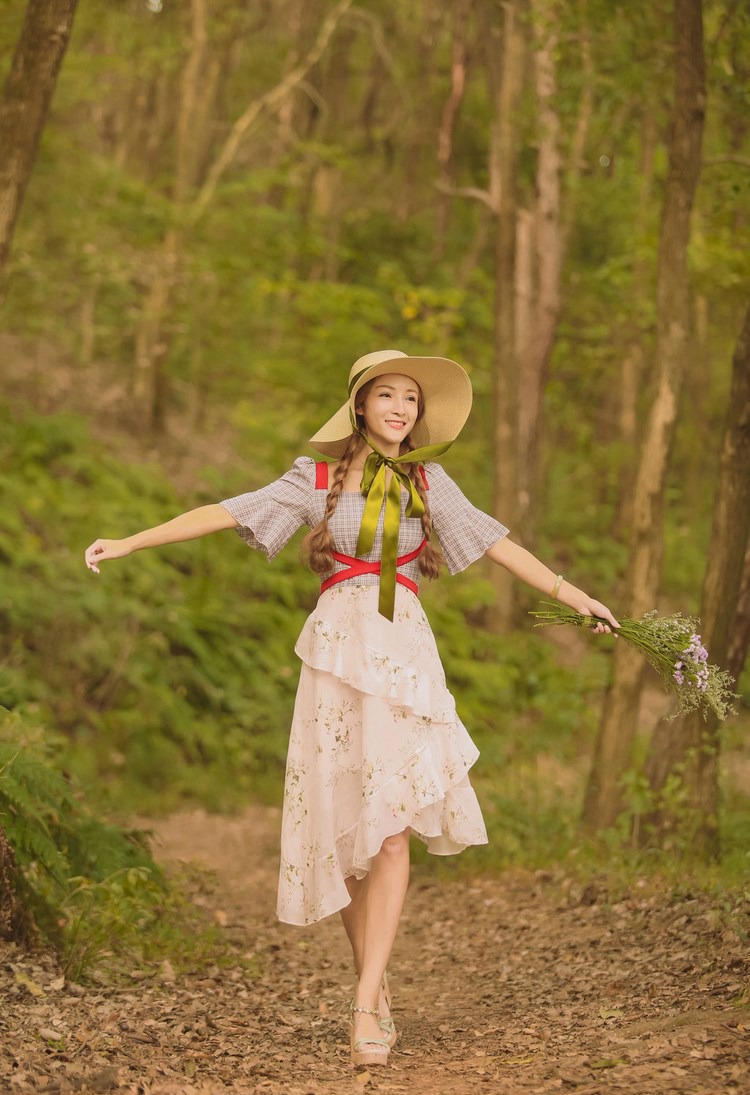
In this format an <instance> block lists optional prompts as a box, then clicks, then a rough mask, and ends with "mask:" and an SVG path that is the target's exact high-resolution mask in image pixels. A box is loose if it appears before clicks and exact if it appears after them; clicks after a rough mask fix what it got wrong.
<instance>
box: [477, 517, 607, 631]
mask: <svg viewBox="0 0 750 1095" xmlns="http://www.w3.org/2000/svg"><path fill="white" fill-rule="evenodd" d="M485 555H486V556H487V558H488V559H491V560H492V562H493V563H498V564H499V565H500V566H503V567H505V569H506V570H509V571H510V573H511V574H512V575H513V576H514V577H515V578H520V579H521V581H522V582H527V583H528V584H529V585H530V586H533V587H534V589H538V590H539V591H540V592H541V593H544V594H546V595H547V596H548V597H551V596H552V595H553V590H554V589H555V586H556V585H557V575H556V574H555V572H554V571H552V570H550V568H549V567H548V566H545V564H544V563H542V562H540V561H539V559H537V557H536V556H535V555H532V554H531V552H530V551H527V550H526V548H522V547H521V546H520V545H519V544H514V543H513V541H512V540H509V539H508V538H507V537H505V538H504V539H502V540H498V541H497V543H496V544H493V545H492V547H491V548H488V549H487V551H486V552H485ZM557 600H558V601H561V602H562V604H564V605H567V606H568V608H572V609H573V610H574V611H575V612H581V613H583V615H584V616H600V617H601V618H602V619H604V620H607V621H608V622H609V623H610V624H611V626H612V627H613V628H618V627H619V626H620V625H619V623H618V622H617V620H616V619H615V617H614V616H613V615H612V613H611V612H610V610H609V609H608V608H607V606H606V605H604V604H602V602H601V601H596V600H594V598H593V597H589V596H588V594H587V593H584V592H583V590H582V589H578V588H577V586H574V585H572V584H571V583H570V582H563V583H562V584H561V585H560V588H559V590H558V592H557ZM594 630H596V631H607V632H608V631H610V628H609V627H608V626H607V625H606V624H597V625H596V628H595V629H594Z"/></svg>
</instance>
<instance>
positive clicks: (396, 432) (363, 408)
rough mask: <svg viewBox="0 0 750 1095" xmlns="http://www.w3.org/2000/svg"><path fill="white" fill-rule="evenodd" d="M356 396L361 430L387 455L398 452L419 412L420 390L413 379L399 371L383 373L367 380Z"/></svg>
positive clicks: (395, 454)
mask: <svg viewBox="0 0 750 1095" xmlns="http://www.w3.org/2000/svg"><path fill="white" fill-rule="evenodd" d="M362 394H363V398H361V399H360V398H359V397H358V398H357V414H358V415H362V417H363V418H364V430H365V433H366V434H367V436H368V437H369V438H370V440H371V441H372V442H373V443H374V444H375V445H377V446H378V448H379V449H380V450H381V451H382V452H383V453H384V454H385V455H386V456H398V454H399V452H400V446H401V442H402V441H403V440H404V438H405V437H408V436H409V434H410V432H411V431H412V429H413V428H414V425H415V424H416V422H417V419H418V418H419V417H420V414H421V402H422V393H421V392H420V390H419V385H418V384H417V382H416V380H412V378H411V377H410V376H403V375H402V374H401V373H385V374H384V375H383V376H378V377H376V378H375V379H374V380H371V381H370V383H369V384H366V385H365V387H364V388H363V390H362V393H360V395H362Z"/></svg>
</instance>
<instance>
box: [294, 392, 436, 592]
mask: <svg viewBox="0 0 750 1095" xmlns="http://www.w3.org/2000/svg"><path fill="white" fill-rule="evenodd" d="M374 383H375V380H370V381H369V382H368V383H367V384H364V385H363V386H362V388H361V389H360V390H359V392H358V393H357V430H355V431H353V432H352V434H351V436H350V437H349V440H348V441H347V443H346V448H345V449H344V451H343V453H342V455H341V459H340V461H339V465H338V467H337V468H336V474H335V475H334V477H333V482H332V483H331V485H330V487H329V490H328V495H327V497H326V508H325V512H324V514H323V518H322V520H320V521H319V522H318V524H317V525H316V526H315V528H313V529H310V531H309V532H308V534H307V536H305V538H304V540H303V541H302V553H303V556H304V557H305V558H306V559H307V562H308V563H309V566H310V569H311V570H313V571H314V572H315V573H316V574H328V573H329V572H330V571H332V570H333V568H334V562H335V561H334V558H333V551H334V543H333V536H332V535H331V530H330V528H329V526H328V522H329V521H330V519H331V518H332V517H333V515H334V513H335V512H336V506H337V505H338V500H339V495H340V494H341V491H342V490H343V487H344V479H345V478H346V474H347V472H348V471H349V468H350V467H351V464H352V461H353V460H354V457H355V456H356V455H357V453H358V452H359V451H360V449H361V448H362V447H363V445H364V443H365V440H364V437H363V436H362V434H361V433H359V432H358V430H364V428H365V420H364V415H363V414H362V413H361V412H360V410H359V408H360V407H361V406H362V404H363V403H364V401H365V399H366V398H367V394H368V392H369V390H370V388H371V387H372V385H373V384H374ZM423 414H424V400H423V398H422V392H421V389H420V391H419V407H418V411H417V422H419V420H420V418H421V417H422V415H423ZM415 425H416V423H415ZM413 448H414V444H413V443H412V440H411V435H409V437H405V438H404V440H403V441H402V442H401V455H402V456H403V455H404V454H405V453H407V452H411V451H412V449H413ZM402 467H403V469H404V471H405V472H406V473H407V475H408V476H409V478H410V479H411V481H412V483H413V484H414V486H415V487H416V489H417V494H418V495H419V497H420V498H421V499H422V503H423V505H424V513H423V514H422V519H421V520H422V532H423V534H424V538H425V540H426V541H427V543H426V544H425V546H424V548H423V550H422V552H421V554H420V556H419V560H418V563H419V570H420V573H421V574H423V575H424V576H425V577H426V578H437V576H438V574H439V573H440V567H441V564H442V562H443V556H442V554H441V553H440V551H439V550H438V549H437V548H436V547H435V545H434V544H433V543H432V542H431V538H432V515H431V514H430V504H429V499H428V497H427V491H426V490H425V485H424V480H423V479H422V475H421V472H420V470H419V464H416V463H415V464H403V465H402Z"/></svg>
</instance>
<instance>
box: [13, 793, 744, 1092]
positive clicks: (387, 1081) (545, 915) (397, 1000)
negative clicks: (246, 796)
mask: <svg viewBox="0 0 750 1095" xmlns="http://www.w3.org/2000/svg"><path fill="white" fill-rule="evenodd" d="M149 824H150V827H151V828H153V829H154V830H155V831H156V833H157V836H158V838H159V841H160V846H159V844H157V852H158V854H160V856H161V858H162V859H163V860H165V861H167V862H168V861H170V860H175V859H182V860H187V861H189V862H197V863H199V864H202V865H203V866H205V867H207V868H210V869H211V870H212V871H214V872H215V883H214V885H213V887H208V888H207V887H206V886H205V885H203V886H200V888H198V886H197V884H196V893H195V901H196V903H199V904H201V905H203V906H204V908H205V912H206V916H207V918H208V919H210V920H211V921H212V922H213V923H214V924H218V925H219V926H220V928H221V930H222V932H223V933H224V935H225V939H226V956H225V958H224V959H222V960H221V961H220V962H217V963H216V964H210V965H208V966H206V967H205V968H202V969H197V970H193V971H192V972H190V973H182V972H179V971H176V970H175V968H174V967H173V965H172V963H171V962H169V961H164V962H162V963H161V965H160V966H159V967H158V968H157V969H156V970H155V971H154V973H153V975H151V976H149V977H147V978H144V976H143V971H142V970H140V971H139V970H134V971H133V977H132V983H131V984H126V985H123V984H117V985H108V984H107V983H106V980H105V979H99V980H98V981H95V982H94V983H93V984H91V985H86V986H80V985H76V984H71V983H68V982H66V981H65V979H64V978H63V977H61V975H60V970H59V969H58V968H57V965H56V963H55V961H54V959H53V958H52V957H51V956H50V955H49V954H45V953H41V954H31V955H28V954H22V953H21V952H20V951H18V950H17V949H16V948H14V947H13V946H11V945H3V944H0V999H1V1000H2V1009H1V1010H0V1037H1V1039H2V1050H1V1055H0V1089H2V1090H3V1091H4V1092H8V1093H9V1095H31V1093H45V1095H73V1093H81V1095H85V1093H86V1092H93V1093H100V1095H107V1093H110V1092H111V1093H117V1095H250V1093H253V1095H340V1093H342V1095H343V1093H348V1095H352V1093H353V1092H357V1091H365V1092H375V1091H378V1092H384V1093H385V1092H394V1093H403V1095H407V1093H408V1095H442V1093H445V1095H469V1093H471V1095H476V1092H478V1091H479V1092H492V1093H497V1095H550V1093H553V1092H557V1091H561V1092H576V1093H577V1095H604V1093H613V1095H616V1093H625V1095H662V1093H663V1095H667V1093H669V1095H676V1093H679V1095H718V1093H722V1095H723V1093H730V1092H731V1093H734V1092H736V1093H737V1095H745V1093H750V1074H749V1069H748V1061H749V1060H750V1008H749V1007H748V995H749V986H750V956H748V953H747V948H746V946H745V945H744V944H743V942H742V940H741V938H740V935H741V932H739V931H734V930H732V928H731V926H728V925H727V922H726V919H725V918H722V916H721V915H718V914H717V911H716V909H715V908H714V906H713V904H712V901H711V899H710V897H708V896H707V895H705V894H701V893H695V894H691V895H683V896H681V897H679V898H676V897H674V896H670V895H669V894H665V893H659V892H656V891H650V890H648V889H645V890H639V889H638V888H637V887H636V888H635V889H634V891H633V892H632V893H629V894H628V895H626V896H625V897H621V898H619V899H616V900H610V899H609V898H608V895H607V893H606V889H605V888H602V887H596V886H594V887H593V888H592V887H591V886H589V887H586V888H585V889H584V890H583V891H582V892H580V893H579V892H578V891H577V888H576V885H575V884H574V883H570V881H569V880H568V881H567V882H566V881H565V880H558V879H555V878H554V877H553V876H551V875H550V874H549V873H546V872H540V873H539V874H538V875H536V876H535V875H532V874H523V873H519V872H514V873H508V874H506V875H504V876H503V877H501V878H481V879H476V880H472V881H467V880H465V879H456V880H452V881H449V882H441V881H439V880H437V879H436V878H434V877H433V876H431V874H430V871H429V869H428V868H419V869H418V870H415V873H414V878H413V881H412V886H411V890H410V893H409V897H408V901H407V908H406V912H405V915H404V919H403V922H402V927H401V932H400V935H399V939H398V941H397V944H396V948H395V951H394V956H393V961H392V964H391V970H390V974H391V983H392V988H393V990H394V1014H395V1017H396V1021H397V1024H398V1027H399V1030H400V1040H399V1043H398V1045H397V1047H396V1049H395V1050H394V1051H393V1052H392V1054H391V1065H390V1066H389V1067H388V1068H385V1069H372V1068H371V1069H369V1070H366V1071H365V1070H355V1069H353V1068H352V1066H351V1065H350V1063H349V1055H348V1045H347V1024H346V1009H347V1004H348V1001H349V999H350V997H351V991H352V985H353V978H352V968H351V958H350V955H349V954H348V952H347V947H346V944H345V941H344V935H343V931H342V930H341V927H340V925H339V923H338V919H337V918H335V917H332V918H330V919H329V920H327V921H324V922H323V923H321V924H319V925H316V926H314V927H313V928H309V929H295V928H290V927H287V926H285V925H282V924H279V923H278V922H277V921H276V920H275V916H274V902H275V885H276V877H275V875H276V855H277V851H276V848H277V839H278V826H279V818H278V814H277V812H276V811H273V810H268V809H264V808H257V809H252V810H250V811H248V812H247V814H246V815H244V816H243V817H242V818H233V819H227V818H216V817H208V816H206V815H205V814H203V813H200V812H196V813H194V814H187V815H183V816H181V817H175V818H171V819H167V820H166V821H163V822H150V823H149ZM186 884H189V883H186Z"/></svg>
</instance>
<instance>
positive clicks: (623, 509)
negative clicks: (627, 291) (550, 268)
mask: <svg viewBox="0 0 750 1095" xmlns="http://www.w3.org/2000/svg"><path fill="white" fill-rule="evenodd" d="M658 138H659V134H658V131H657V127H656V122H655V121H654V117H653V114H652V113H651V111H650V110H648V109H646V110H645V111H644V114H643V117H642V119H641V147H640V165H639V170H638V180H639V182H638V204H637V207H636V211H635V217H634V224H633V238H634V241H635V244H636V249H637V253H636V258H635V259H634V262H633V282H634V286H635V290H634V294H635V295H634V300H633V307H632V309H631V310H632V312H633V313H634V314H635V315H638V314H639V312H640V307H639V305H640V299H639V297H640V294H641V293H643V292H644V290H645V289H646V287H647V286H648V284H649V281H650V272H649V266H648V262H647V261H645V260H644V259H643V257H638V252H640V251H641V247H642V242H643V240H644V239H645V238H646V235H647V233H648V230H649V222H650V214H649V211H650V209H651V201H652V197H653V189H654V163H655V158H656V147H657V143H658ZM641 328H642V325H641V324H637V323H634V322H631V323H630V324H629V325H628V328H627V329H625V330H624V331H623V332H622V336H621V339H620V342H621V343H622V345H623V353H622V359H621V361H620V377H619V386H618V391H617V417H618V425H619V436H620V441H621V443H622V449H623V453H624V454H625V455H624V458H623V463H622V468H621V471H620V475H619V483H618V505H617V512H616V514H615V516H614V519H613V522H612V529H611V532H612V536H614V537H615V539H620V538H621V537H623V536H626V535H628V533H629V531H630V528H631V527H632V511H633V484H634V473H633V466H634V463H635V458H634V454H635V452H636V446H637V444H638V396H639V393H640V389H641V385H642V383H643V374H644V369H645V363H646V352H645V349H644V344H643V343H644V333H643V330H642V329H641Z"/></svg>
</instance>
